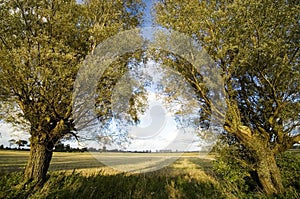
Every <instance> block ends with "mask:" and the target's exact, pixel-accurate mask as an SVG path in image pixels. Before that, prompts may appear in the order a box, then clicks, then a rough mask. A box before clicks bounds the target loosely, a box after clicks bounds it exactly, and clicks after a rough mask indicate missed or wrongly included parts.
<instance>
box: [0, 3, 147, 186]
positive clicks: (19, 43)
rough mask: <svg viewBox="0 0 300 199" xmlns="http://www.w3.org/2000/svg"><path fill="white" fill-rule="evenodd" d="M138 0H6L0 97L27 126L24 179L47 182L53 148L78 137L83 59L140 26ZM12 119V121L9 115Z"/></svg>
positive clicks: (1, 14) (0, 16)
mask: <svg viewBox="0 0 300 199" xmlns="http://www.w3.org/2000/svg"><path fill="white" fill-rule="evenodd" d="M139 6H141V4H140V1H131V0H130V1H119V0H118V1H95V0H87V1H83V2H82V3H81V4H78V3H77V2H76V1H75V0H53V1H35V0H30V1H23V0H14V1H2V3H1V4H0V35H1V36H0V60H1V64H0V84H1V87H0V99H1V101H2V102H4V103H5V104H8V105H7V106H8V107H9V108H8V109H7V110H9V112H8V113H7V114H8V115H6V117H5V118H6V119H8V121H9V122H19V123H21V124H23V125H24V124H25V125H27V126H28V127H29V132H30V134H31V138H30V143H31V153H30V158H29V161H28V164H27V167H26V172H25V175H26V179H31V178H32V179H35V180H38V181H43V180H44V179H45V176H46V172H47V169H48V167H49V162H50V160H51V157H52V149H53V147H54V144H55V143H56V142H57V141H58V140H59V139H60V138H62V137H63V136H64V135H66V134H70V133H71V134H73V135H75V133H74V123H73V119H72V92H73V83H74V80H75V78H76V74H77V72H78V68H79V66H80V64H81V62H82V61H83V59H84V58H85V56H86V55H87V54H88V53H90V52H93V50H94V48H95V46H96V45H97V44H98V43H100V42H101V41H103V40H105V39H106V38H108V37H110V36H112V35H114V34H116V33H117V32H119V31H122V30H126V29H130V28H133V27H136V26H137V25H138V24H139V23H140V14H139V11H138V7H139ZM8 116H10V118H9V117H8Z"/></svg>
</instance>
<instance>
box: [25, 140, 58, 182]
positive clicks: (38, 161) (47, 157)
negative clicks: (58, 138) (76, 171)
mask: <svg viewBox="0 0 300 199" xmlns="http://www.w3.org/2000/svg"><path fill="white" fill-rule="evenodd" d="M32 140H33V139H32ZM52 153H53V144H52V143H34V142H33V143H31V144H30V156H29V159H28V162H27V166H26V169H25V180H26V181H34V182H35V183H37V184H36V185H37V186H42V185H43V184H44V182H45V181H46V175H47V171H48V168H49V166H50V161H51V159H52Z"/></svg>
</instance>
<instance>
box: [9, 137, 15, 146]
mask: <svg viewBox="0 0 300 199" xmlns="http://www.w3.org/2000/svg"><path fill="white" fill-rule="evenodd" d="M8 142H9V147H10V148H11V147H12V146H13V145H15V144H16V140H15V139H10V140H8Z"/></svg>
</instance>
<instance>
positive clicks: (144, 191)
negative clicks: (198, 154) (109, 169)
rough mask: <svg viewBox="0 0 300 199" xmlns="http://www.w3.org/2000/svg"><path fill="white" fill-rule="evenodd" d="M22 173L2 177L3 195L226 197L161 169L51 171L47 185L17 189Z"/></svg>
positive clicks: (213, 187)
mask: <svg viewBox="0 0 300 199" xmlns="http://www.w3.org/2000/svg"><path fill="white" fill-rule="evenodd" d="M21 181H22V174H21V173H13V174H9V175H7V176H4V177H1V182H0V185H1V188H0V192H1V193H2V194H1V193H0V198H19V199H22V198H105V199H106V198H120V199H121V198H122V199H124V198H125V199H126V198H160V199H161V198H224V197H223V195H222V193H221V192H220V191H219V189H218V187H216V185H214V184H212V183H209V182H199V181H197V180H196V179H194V178H193V177H192V176H188V175H183V174H182V175H177V176H169V175H168V174H167V173H165V172H164V171H163V170H162V171H156V172H151V173H146V174H126V173H120V174H115V175H103V173H102V172H99V173H98V174H95V175H91V176H83V175H82V174H81V173H78V172H73V173H72V174H67V173H62V172H60V173H57V172H56V173H54V172H52V173H50V176H49V178H48V181H47V182H46V184H45V185H44V187H43V188H42V189H40V190H37V191H35V192H32V191H29V190H32V189H27V188H26V187H25V188H23V189H18V186H17V185H18V184H19V183H20V182H21Z"/></svg>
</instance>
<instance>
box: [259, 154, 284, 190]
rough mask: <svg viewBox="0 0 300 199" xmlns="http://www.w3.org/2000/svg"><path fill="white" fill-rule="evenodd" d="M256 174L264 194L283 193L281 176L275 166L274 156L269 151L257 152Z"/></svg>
mask: <svg viewBox="0 0 300 199" xmlns="http://www.w3.org/2000/svg"><path fill="white" fill-rule="evenodd" d="M257 154H259V157H258V159H259V160H258V164H257V174H258V178H259V181H260V184H261V186H262V188H263V190H264V191H265V192H266V194H268V195H271V194H278V193H283V192H284V187H283V185H282V180H281V174H280V171H279V168H278V166H277V164H276V160H275V154H274V153H272V152H269V151H267V150H266V151H258V153H257Z"/></svg>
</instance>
